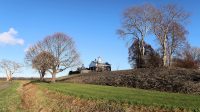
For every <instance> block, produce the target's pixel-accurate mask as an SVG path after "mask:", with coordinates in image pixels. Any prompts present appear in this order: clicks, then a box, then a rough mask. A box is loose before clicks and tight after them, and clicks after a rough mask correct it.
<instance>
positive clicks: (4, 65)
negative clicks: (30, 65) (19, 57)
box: [0, 60, 22, 81]
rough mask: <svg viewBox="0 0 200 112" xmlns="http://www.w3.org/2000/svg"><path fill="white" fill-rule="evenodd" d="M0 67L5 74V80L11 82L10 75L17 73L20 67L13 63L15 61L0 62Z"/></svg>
mask: <svg viewBox="0 0 200 112" xmlns="http://www.w3.org/2000/svg"><path fill="white" fill-rule="evenodd" d="M0 67H1V69H2V70H3V71H4V72H5V73H6V77H7V79H6V80H7V81H11V80H12V75H13V74H14V73H16V72H19V70H20V68H21V67H22V65H21V64H19V63H17V62H15V61H10V60H1V61H0Z"/></svg>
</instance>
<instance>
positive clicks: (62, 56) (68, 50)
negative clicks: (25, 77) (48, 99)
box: [0, 33, 81, 82]
mask: <svg viewBox="0 0 200 112" xmlns="http://www.w3.org/2000/svg"><path fill="white" fill-rule="evenodd" d="M25 62H26V64H27V65H28V66H29V65H30V66H32V68H33V69H36V70H37V71H38V73H39V74H40V80H41V81H43V80H44V76H45V74H46V73H47V72H48V73H50V74H51V75H52V82H55V80H56V74H57V73H59V72H62V71H64V70H65V69H67V68H70V67H75V66H78V65H80V64H81V63H80V60H79V54H78V53H77V50H76V48H75V45H74V41H73V40H72V38H71V37H69V36H67V35H65V34H64V33H55V34H53V35H50V36H47V37H46V38H44V39H43V40H42V41H39V42H37V43H35V44H34V45H32V46H31V47H29V49H28V50H27V51H26V55H25ZM21 67H22V65H21V64H19V63H17V62H15V61H10V60H2V61H0V69H1V71H3V72H5V74H6V76H7V81H11V80H12V75H13V74H14V73H17V72H19V70H20V68H21Z"/></svg>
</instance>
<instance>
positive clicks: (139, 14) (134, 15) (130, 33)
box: [118, 4, 155, 56]
mask: <svg viewBox="0 0 200 112" xmlns="http://www.w3.org/2000/svg"><path fill="white" fill-rule="evenodd" d="M154 10H155V8H154V7H153V6H152V5H150V4H144V5H141V6H134V7H131V8H129V9H127V10H126V11H125V13H124V16H123V23H122V28H121V29H119V30H118V33H119V34H120V36H122V37H123V38H130V39H131V42H133V41H132V40H135V39H137V40H139V42H140V43H139V51H138V52H140V53H141V55H142V56H143V55H144V52H145V50H144V38H145V37H146V35H147V34H148V33H149V31H150V28H151V22H150V20H151V18H152V17H151V16H152V15H151V13H152V12H154Z"/></svg>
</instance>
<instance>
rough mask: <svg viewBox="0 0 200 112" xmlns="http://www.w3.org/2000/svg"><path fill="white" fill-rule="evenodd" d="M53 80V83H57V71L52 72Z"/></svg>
mask: <svg viewBox="0 0 200 112" xmlns="http://www.w3.org/2000/svg"><path fill="white" fill-rule="evenodd" d="M51 82H52V83H55V82H56V72H53V73H52V79H51Z"/></svg>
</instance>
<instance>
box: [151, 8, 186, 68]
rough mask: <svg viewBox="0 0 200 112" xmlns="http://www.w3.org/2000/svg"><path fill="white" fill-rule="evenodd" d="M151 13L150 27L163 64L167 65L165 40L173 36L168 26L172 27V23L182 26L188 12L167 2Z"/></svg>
mask: <svg viewBox="0 0 200 112" xmlns="http://www.w3.org/2000/svg"><path fill="white" fill-rule="evenodd" d="M152 15H153V16H152V17H153V18H152V19H151V23H152V29H153V32H154V34H155V35H156V37H157V39H158V40H159V43H160V46H161V51H162V59H163V66H167V61H168V58H167V56H168V54H167V41H168V40H169V39H168V38H172V37H173V36H171V37H170V36H169V34H170V33H171V30H170V27H172V26H173V25H174V23H175V24H177V25H180V26H183V24H184V23H186V21H187V19H188V17H189V14H188V13H187V12H185V11H184V10H183V9H181V8H179V7H177V6H176V5H174V4H168V5H166V6H164V7H162V8H161V9H158V10H157V11H155V12H153V13H152Z"/></svg>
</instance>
